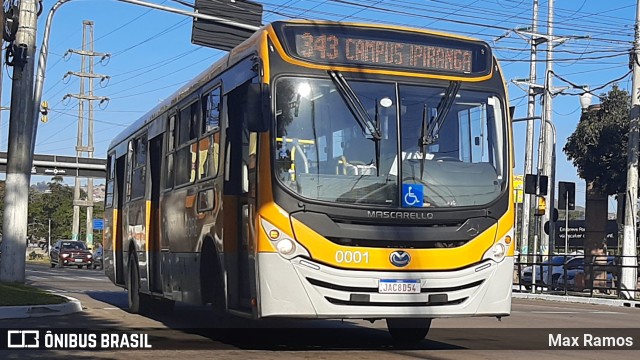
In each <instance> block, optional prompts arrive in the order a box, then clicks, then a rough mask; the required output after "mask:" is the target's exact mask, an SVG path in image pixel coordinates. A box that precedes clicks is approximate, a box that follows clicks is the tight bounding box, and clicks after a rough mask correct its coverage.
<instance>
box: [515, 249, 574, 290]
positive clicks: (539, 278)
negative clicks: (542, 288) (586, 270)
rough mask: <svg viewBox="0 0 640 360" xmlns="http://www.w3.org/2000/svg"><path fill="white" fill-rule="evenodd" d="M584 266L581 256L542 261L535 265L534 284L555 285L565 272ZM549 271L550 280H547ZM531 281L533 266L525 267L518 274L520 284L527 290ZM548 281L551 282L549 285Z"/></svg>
mask: <svg viewBox="0 0 640 360" xmlns="http://www.w3.org/2000/svg"><path fill="white" fill-rule="evenodd" d="M581 266H584V256H583V255H556V256H553V257H551V259H550V260H549V261H543V262H542V263H541V264H537V265H536V284H541V285H556V284H557V283H558V279H559V278H560V277H561V276H562V275H564V272H565V269H566V270H567V271H569V270H572V269H577V268H580V267H581ZM549 270H551V279H549ZM532 280H533V266H527V267H525V268H523V269H522V271H521V273H520V283H521V284H524V285H525V287H527V288H529V287H530V285H531V284H532ZM549 280H551V282H550V283H549Z"/></svg>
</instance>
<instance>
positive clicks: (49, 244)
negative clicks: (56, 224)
mask: <svg viewBox="0 0 640 360" xmlns="http://www.w3.org/2000/svg"><path fill="white" fill-rule="evenodd" d="M50 249H51V218H49V238H48V240H47V252H49V253H51V250H50Z"/></svg>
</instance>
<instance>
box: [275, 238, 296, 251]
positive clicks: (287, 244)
mask: <svg viewBox="0 0 640 360" xmlns="http://www.w3.org/2000/svg"><path fill="white" fill-rule="evenodd" d="M276 249H278V252H279V253H280V254H282V255H291V254H293V252H294V251H296V244H294V243H293V241H291V239H282V240H280V241H278V242H277V243H276Z"/></svg>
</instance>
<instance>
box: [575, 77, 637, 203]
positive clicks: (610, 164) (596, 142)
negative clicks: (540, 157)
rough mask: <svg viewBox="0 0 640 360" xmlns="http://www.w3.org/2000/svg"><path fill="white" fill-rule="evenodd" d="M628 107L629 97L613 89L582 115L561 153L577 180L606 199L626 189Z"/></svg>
mask: <svg viewBox="0 0 640 360" xmlns="http://www.w3.org/2000/svg"><path fill="white" fill-rule="evenodd" d="M630 103H631V100H630V96H629V93H627V92H626V91H625V90H622V89H620V88H618V87H617V86H616V85H614V86H613V88H612V89H611V91H609V93H607V94H603V95H602V96H601V103H600V104H601V105H600V109H598V110H595V111H587V112H585V113H583V114H582V116H581V117H580V122H579V123H578V126H577V127H576V130H575V132H574V133H573V134H571V136H569V138H568V139H567V143H566V145H565V146H564V149H563V150H564V152H565V154H567V157H568V158H569V160H571V161H572V162H573V165H574V166H575V167H576V168H577V169H578V174H579V176H580V177H581V178H582V179H584V180H586V181H587V183H589V182H593V184H594V185H595V186H597V187H598V188H599V189H600V190H601V191H603V192H605V193H606V194H607V195H614V194H616V193H619V192H624V191H625V188H626V181H627V172H626V166H627V142H628V132H629V112H630V110H631V106H630Z"/></svg>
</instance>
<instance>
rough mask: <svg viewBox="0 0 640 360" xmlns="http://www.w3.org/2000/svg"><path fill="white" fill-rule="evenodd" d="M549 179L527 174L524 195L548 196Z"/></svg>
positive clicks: (543, 176) (544, 176)
mask: <svg viewBox="0 0 640 360" xmlns="http://www.w3.org/2000/svg"><path fill="white" fill-rule="evenodd" d="M548 186H549V177H548V176H546V175H533V174H525V176H524V193H525V194H531V195H547V187H548Z"/></svg>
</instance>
